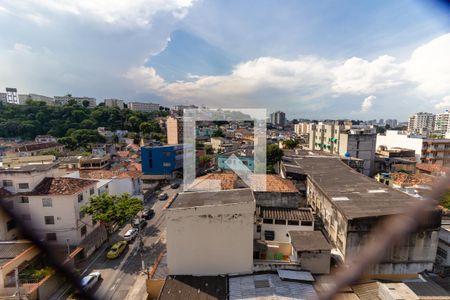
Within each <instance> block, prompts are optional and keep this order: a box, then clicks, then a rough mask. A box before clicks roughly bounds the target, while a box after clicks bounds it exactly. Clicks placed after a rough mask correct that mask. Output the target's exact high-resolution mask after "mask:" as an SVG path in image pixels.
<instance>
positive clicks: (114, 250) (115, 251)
mask: <svg viewBox="0 0 450 300" xmlns="http://www.w3.org/2000/svg"><path fill="white" fill-rule="evenodd" d="M127 245H128V242H127V241H119V242H117V243H115V244H114V245H112V247H111V249H109V251H108V253H106V258H108V259H114V258H117V257H119V256H120V255H121V254H122V253H123V252H124V251H125V248H126V247H127Z"/></svg>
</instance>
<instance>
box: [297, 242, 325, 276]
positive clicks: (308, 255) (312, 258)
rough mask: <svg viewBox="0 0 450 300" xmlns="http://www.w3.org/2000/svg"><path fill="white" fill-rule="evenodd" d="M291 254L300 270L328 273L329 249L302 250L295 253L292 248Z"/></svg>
mask: <svg viewBox="0 0 450 300" xmlns="http://www.w3.org/2000/svg"><path fill="white" fill-rule="evenodd" d="M292 256H293V257H294V260H296V261H297V262H298V263H299V264H300V266H301V267H302V270H308V271H310V272H311V273H314V274H328V273H330V260H331V252H330V251H329V250H318V251H304V252H300V253H297V252H296V251H295V249H294V248H292Z"/></svg>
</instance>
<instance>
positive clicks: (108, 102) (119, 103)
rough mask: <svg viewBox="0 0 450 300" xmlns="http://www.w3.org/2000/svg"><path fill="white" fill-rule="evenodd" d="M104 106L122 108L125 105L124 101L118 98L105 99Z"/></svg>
mask: <svg viewBox="0 0 450 300" xmlns="http://www.w3.org/2000/svg"><path fill="white" fill-rule="evenodd" d="M105 106H107V107H117V108H120V109H123V108H124V107H125V105H124V101H123V100H120V99H105Z"/></svg>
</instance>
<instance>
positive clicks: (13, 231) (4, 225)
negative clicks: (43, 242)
mask: <svg viewBox="0 0 450 300" xmlns="http://www.w3.org/2000/svg"><path fill="white" fill-rule="evenodd" d="M12 196H13V194H12V193H11V192H10V191H8V190H7V189H5V188H0V199H1V200H0V201H2V202H3V204H4V205H8V206H10V208H13V207H14V203H13V199H12ZM18 237H19V229H18V228H17V226H16V222H15V221H14V219H13V218H11V217H10V216H9V215H8V214H7V213H6V212H5V210H4V209H3V208H2V207H0V241H10V240H14V239H17V238H18Z"/></svg>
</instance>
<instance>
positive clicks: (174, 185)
mask: <svg viewBox="0 0 450 300" xmlns="http://www.w3.org/2000/svg"><path fill="white" fill-rule="evenodd" d="M179 187H180V184H179V183H176V182H174V183H172V184H171V185H170V188H171V189H177V188H179Z"/></svg>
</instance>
